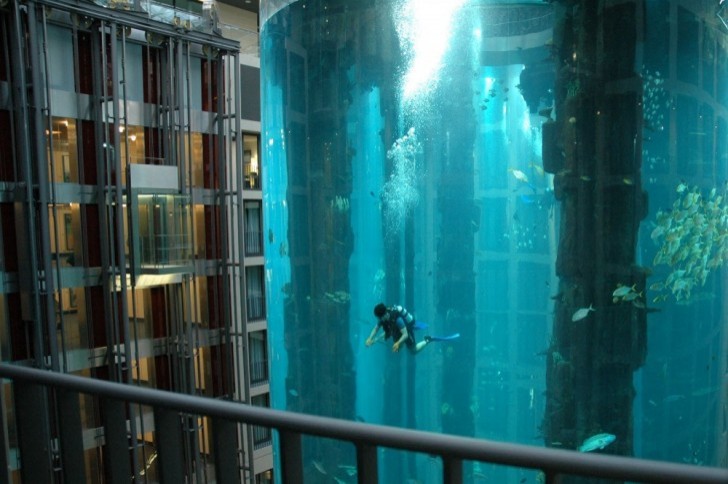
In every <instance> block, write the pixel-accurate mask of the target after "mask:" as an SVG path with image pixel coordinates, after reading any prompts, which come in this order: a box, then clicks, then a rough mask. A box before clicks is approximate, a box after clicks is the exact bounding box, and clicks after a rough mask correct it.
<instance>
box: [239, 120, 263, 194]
mask: <svg viewBox="0 0 728 484" xmlns="http://www.w3.org/2000/svg"><path fill="white" fill-rule="evenodd" d="M258 160H259V158H258V136H257V135H252V134H246V135H243V168H244V174H245V188H249V189H251V190H260V164H259V161H258Z"/></svg>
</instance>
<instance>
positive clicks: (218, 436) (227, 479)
mask: <svg viewBox="0 0 728 484" xmlns="http://www.w3.org/2000/svg"><path fill="white" fill-rule="evenodd" d="M237 431H238V430H237V422H235V421H232V420H227V419H221V418H213V419H212V452H213V454H214V455H215V478H216V480H217V482H219V483H221V484H226V483H230V484H234V483H237V482H240V466H239V465H238V438H237Z"/></svg>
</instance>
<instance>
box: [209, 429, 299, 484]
mask: <svg viewBox="0 0 728 484" xmlns="http://www.w3.org/2000/svg"><path fill="white" fill-rule="evenodd" d="M237 426H238V424H237V423H236V422H233V421H230V420H225V419H221V418H213V419H212V451H213V453H214V454H215V477H216V479H217V482H219V483H222V484H226V483H230V484H234V483H237V482H240V479H241V477H240V466H239V465H238V439H237ZM299 482H301V481H299Z"/></svg>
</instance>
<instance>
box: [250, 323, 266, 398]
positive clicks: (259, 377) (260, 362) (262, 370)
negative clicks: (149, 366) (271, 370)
mask: <svg viewBox="0 0 728 484" xmlns="http://www.w3.org/2000/svg"><path fill="white" fill-rule="evenodd" d="M249 344H250V384H251V385H253V386H256V385H262V384H265V383H267V382H268V347H267V337H266V332H265V331H256V332H253V333H250V336H249Z"/></svg>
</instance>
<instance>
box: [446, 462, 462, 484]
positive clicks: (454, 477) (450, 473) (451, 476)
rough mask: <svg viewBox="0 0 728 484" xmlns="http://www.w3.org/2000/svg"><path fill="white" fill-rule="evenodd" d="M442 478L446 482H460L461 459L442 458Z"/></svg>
mask: <svg viewBox="0 0 728 484" xmlns="http://www.w3.org/2000/svg"><path fill="white" fill-rule="evenodd" d="M442 464H443V466H442V480H443V482H447V483H448V484H462V482H463V461H462V460H460V459H453V458H450V457H443V459H442Z"/></svg>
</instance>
